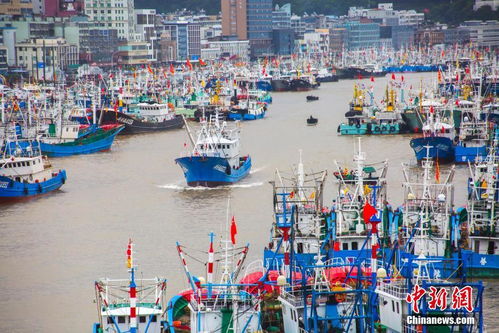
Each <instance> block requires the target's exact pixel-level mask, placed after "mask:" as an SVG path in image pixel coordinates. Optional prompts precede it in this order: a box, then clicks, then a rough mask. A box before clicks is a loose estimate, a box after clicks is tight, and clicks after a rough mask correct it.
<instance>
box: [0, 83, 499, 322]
mask: <svg viewBox="0 0 499 333" xmlns="http://www.w3.org/2000/svg"><path fill="white" fill-rule="evenodd" d="M435 75H436V74H405V75H404V78H405V81H406V82H407V83H408V84H407V86H408V87H409V86H410V85H412V87H413V91H415V92H417V90H418V89H419V85H420V81H421V80H424V81H426V82H430V80H431V79H432V78H434V77H435ZM389 80H390V77H389V76H387V77H386V78H376V81H375V82H374V83H371V82H370V81H369V80H363V81H361V84H364V85H366V86H371V85H374V92H375V96H376V100H377V101H378V103H379V100H380V99H381V97H382V96H383V93H384V89H385V87H386V83H387V82H388V81H389ZM397 80H399V75H397ZM353 84H354V81H349V80H346V81H340V82H335V83H326V84H323V85H322V86H321V88H320V89H319V90H317V91H314V92H313V94H314V95H316V96H318V97H319V100H318V101H315V102H306V96H307V95H308V94H309V93H306V92H302V93H292V92H289V93H275V94H273V100H274V102H273V104H272V105H271V106H270V108H269V111H268V113H267V117H266V118H265V119H263V120H259V121H254V122H244V123H242V124H241V126H242V139H241V142H242V151H243V152H244V153H249V154H250V155H251V157H252V160H253V170H252V173H251V174H250V176H249V177H247V178H246V179H244V180H243V181H242V182H240V183H238V184H237V185H233V186H229V187H223V188H217V189H200V188H187V187H186V184H185V180H184V176H183V174H182V171H181V169H180V167H179V166H178V165H175V163H174V159H175V158H177V157H179V156H180V154H181V153H182V152H183V151H184V150H185V148H184V143H187V142H188V137H187V134H186V133H185V131H184V130H174V131H170V132H164V133H154V134H144V135H136V136H120V137H118V138H117V140H116V142H115V145H114V146H113V148H112V151H110V152H104V153H99V154H94V155H89V156H73V157H68V158H64V159H58V158H53V159H52V160H51V162H52V164H53V165H54V166H55V168H61V169H66V171H67V175H68V181H67V183H66V184H65V186H64V187H63V188H62V189H61V190H60V191H57V192H56V193H53V194H49V195H47V196H42V197H39V198H35V199H32V200H29V201H23V202H18V203H11V204H3V205H1V206H0V228H1V232H2V237H1V238H0V285H1V288H2V296H3V297H2V298H1V299H0V313H1V314H0V332H88V331H90V329H91V325H92V323H93V322H95V321H96V320H97V310H96V305H95V303H94V302H93V300H94V298H95V294H94V286H93V282H94V280H96V279H99V278H102V277H110V278H126V277H127V269H126V266H125V249H126V244H127V242H128V239H129V238H132V239H133V240H134V243H135V249H136V254H135V258H136V264H137V265H138V271H139V276H142V272H143V277H146V278H147V277H153V276H161V277H166V278H167V279H168V290H167V292H168V295H173V294H175V293H176V292H178V291H179V290H181V289H184V288H187V281H186V279H185V276H184V273H183V272H182V267H181V265H180V262H179V259H178V255H177V252H176V248H175V242H176V241H179V242H180V243H181V244H182V245H185V246H186V248H187V250H189V249H193V250H201V251H206V250H207V248H206V247H207V244H208V233H209V232H210V231H213V232H215V233H216V234H217V237H218V238H219V237H220V236H221V234H222V233H223V232H224V229H225V225H226V223H227V216H230V217H232V215H234V216H235V219H236V221H237V226H238V234H237V241H238V244H240V245H243V244H246V243H247V242H248V243H250V254H249V260H248V261H247V262H251V261H252V260H257V259H260V258H261V257H262V252H263V248H264V246H265V245H266V244H267V243H268V241H269V230H270V227H271V222H272V191H271V186H270V185H269V184H268V182H269V181H270V180H272V179H273V178H274V172H275V169H276V168H279V169H280V170H290V168H291V166H292V164H295V163H297V162H298V158H299V150H302V155H303V162H304V164H305V169H306V171H319V170H322V169H328V170H329V171H330V172H329V173H330V175H329V178H328V181H327V187H326V190H325V193H326V194H325V199H326V202H325V204H326V206H330V203H331V200H332V198H333V196H334V195H335V193H336V188H335V185H334V182H333V176H332V172H333V171H335V170H334V168H335V164H334V161H335V160H337V161H338V162H341V164H344V163H347V164H350V165H351V163H352V156H353V152H354V142H356V140H357V139H356V138H354V137H349V136H339V135H338V134H337V132H336V130H337V127H338V125H339V123H340V122H342V121H343V119H344V117H343V115H344V113H345V112H346V111H347V108H348V103H349V102H350V100H351V97H352V91H353ZM310 115H312V116H314V117H316V118H318V119H319V122H318V125H317V126H307V125H306V119H307V118H308V117H309V116H310ZM195 125H196V124H192V126H195ZM410 137H411V136H410V135H398V136H366V137H364V138H363V139H362V145H363V150H364V151H365V152H366V153H367V159H368V162H375V161H382V160H385V159H388V160H389V169H388V175H387V180H388V198H389V202H390V203H391V204H392V205H393V206H398V205H400V204H402V201H403V198H402V197H401V196H402V187H401V182H402V179H403V178H402V177H403V176H402V168H401V163H402V162H408V161H412V162H414V161H415V158H414V153H413V151H412V149H411V148H410V146H409V140H410ZM447 168H448V167H446V166H442V167H441V170H442V171H441V172H442V173H444V170H447ZM467 177H468V167H467V166H466V165H462V166H457V167H456V176H455V181H454V184H455V203H456V205H464V204H465V201H466V179H467ZM228 197H230V205H229V209H227V206H228V205H227V202H228ZM191 252H193V253H197V254H199V253H198V252H194V251H191ZM201 255H202V256H204V254H201ZM187 262H188V264H189V265H190V266H191V270H192V271H193V272H194V274H197V275H202V276H204V275H205V273H203V269H204V267H203V266H202V265H200V264H199V263H197V262H196V261H194V260H191V259H190V258H187ZM486 285H487V288H486V295H485V303H486V304H485V318H486V324H487V331H488V332H494V331H495V332H499V330H496V327H499V317H498V316H497V314H496V312H494V308H497V307H498V306H499V281H486Z"/></svg>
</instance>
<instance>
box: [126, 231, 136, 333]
mask: <svg viewBox="0 0 499 333" xmlns="http://www.w3.org/2000/svg"><path fill="white" fill-rule="evenodd" d="M126 254H127V267H128V269H129V270H130V287H129V297H130V333H136V332H137V288H136V287H137V285H136V284H135V268H134V267H133V243H132V240H131V239H130V240H129V242H128V248H127V251H126Z"/></svg>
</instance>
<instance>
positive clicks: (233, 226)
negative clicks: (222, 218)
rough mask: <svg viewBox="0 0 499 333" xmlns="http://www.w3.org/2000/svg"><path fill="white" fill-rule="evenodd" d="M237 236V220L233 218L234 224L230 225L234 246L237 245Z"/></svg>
mask: <svg viewBox="0 0 499 333" xmlns="http://www.w3.org/2000/svg"><path fill="white" fill-rule="evenodd" d="M236 235H237V225H236V218H235V217H234V216H232V222H231V224H230V240H231V242H232V245H236Z"/></svg>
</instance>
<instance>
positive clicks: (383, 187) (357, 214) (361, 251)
mask: <svg viewBox="0 0 499 333" xmlns="http://www.w3.org/2000/svg"><path fill="white" fill-rule="evenodd" d="M335 164H336V171H335V172H334V176H335V178H336V181H337V183H338V194H337V196H336V197H335V199H334V200H333V206H332V208H331V217H330V223H331V226H332V229H333V231H332V238H331V244H332V246H331V247H332V249H331V250H334V256H335V257H337V258H343V260H345V261H347V258H362V257H364V258H369V256H370V253H369V248H370V243H369V242H370V240H369V239H367V243H364V242H365V241H366V237H365V235H366V234H367V233H368V231H369V221H368V220H367V221H366V219H365V217H364V212H367V211H368V210H371V211H376V212H382V214H380V215H381V216H382V217H383V223H382V224H381V225H380V226H379V231H380V233H384V231H385V229H386V225H385V224H386V223H384V222H385V218H386V212H385V201H386V199H387V184H386V173H387V171H388V161H386V160H385V161H382V162H375V163H369V164H368V163H366V154H365V152H363V151H362V147H361V141H360V138H359V141H358V146H357V148H356V153H355V155H354V158H353V166H352V168H351V169H350V170H349V168H347V167H346V166H344V165H339V164H338V162H336V161H335ZM330 256H332V254H330Z"/></svg>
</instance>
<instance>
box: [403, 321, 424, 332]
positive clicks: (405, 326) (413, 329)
mask: <svg viewBox="0 0 499 333" xmlns="http://www.w3.org/2000/svg"><path fill="white" fill-rule="evenodd" d="M402 323H403V324H402V332H403V333H419V332H420V331H418V329H417V327H416V326H414V325H409V324H407V320H406V319H405V318H404V319H402Z"/></svg>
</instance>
